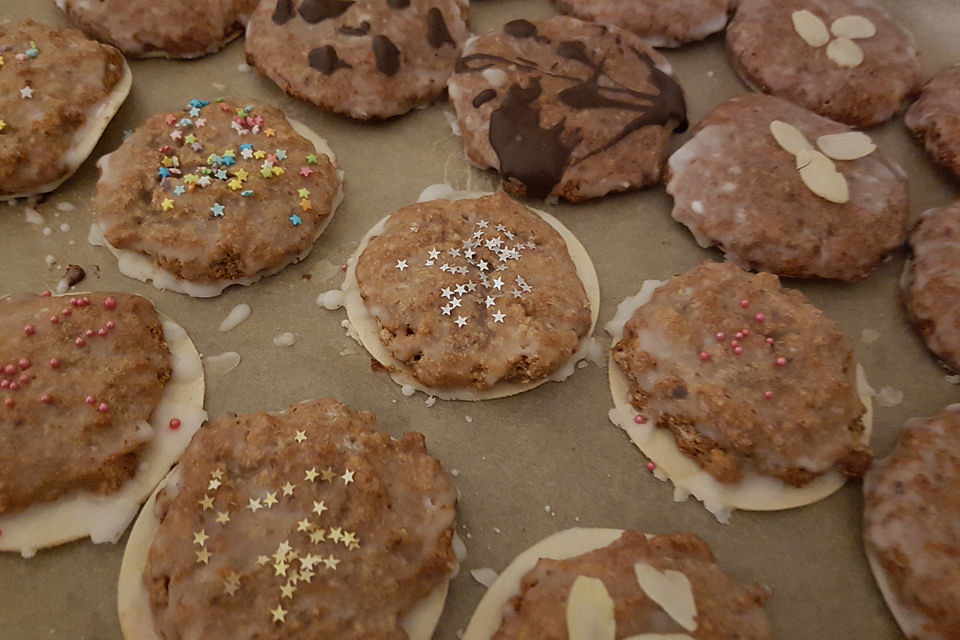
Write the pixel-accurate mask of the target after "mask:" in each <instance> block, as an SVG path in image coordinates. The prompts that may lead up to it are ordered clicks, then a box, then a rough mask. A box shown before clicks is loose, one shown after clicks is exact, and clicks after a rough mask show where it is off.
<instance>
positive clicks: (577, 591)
mask: <svg viewBox="0 0 960 640" xmlns="http://www.w3.org/2000/svg"><path fill="white" fill-rule="evenodd" d="M567 635H568V636H569V637H570V640H614V639H615V638H616V637H617V620H616V618H614V617H613V598H611V597H610V594H609V593H608V592H607V587H606V586H605V585H604V584H603V581H602V580H598V579H596V578H588V577H587V576H579V577H578V578H577V579H576V580H574V581H573V586H572V587H571V588H570V597H569V598H568V599H567Z"/></svg>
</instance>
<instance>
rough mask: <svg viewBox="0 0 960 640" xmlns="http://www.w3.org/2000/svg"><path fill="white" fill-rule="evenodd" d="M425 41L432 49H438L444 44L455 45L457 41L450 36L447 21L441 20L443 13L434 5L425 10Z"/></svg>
mask: <svg viewBox="0 0 960 640" xmlns="http://www.w3.org/2000/svg"><path fill="white" fill-rule="evenodd" d="M427 42H429V43H430V46H431V47H433V48H434V49H439V48H440V47H442V46H443V45H445V44H451V45H453V46H454V47H456V46H457V43H455V42H454V41H453V38H451V37H450V31H449V30H448V29H447V23H446V22H444V21H443V14H442V13H440V9H437V8H436V7H432V8H431V9H430V11H427Z"/></svg>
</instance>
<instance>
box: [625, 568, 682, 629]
mask: <svg viewBox="0 0 960 640" xmlns="http://www.w3.org/2000/svg"><path fill="white" fill-rule="evenodd" d="M633 570H634V571H635V572H636V574H637V582H638V583H640V588H641V589H643V592H644V593H645V594H647V596H648V597H649V598H650V599H651V600H653V601H654V602H656V603H657V604H658V605H660V608H661V609H663V610H664V611H666V612H667V615H668V616H670V617H671V618H673V620H674V622H676V623H677V624H679V625H680V626H681V627H683V628H684V629H686V630H687V631H693V630H695V629H696V628H697V621H696V617H697V603H696V602H695V601H694V599H693V589H691V588H690V580H689V579H688V578H687V576H686V575H685V574H683V573H681V572H680V571H673V570H672V569H667V570H666V571H663V572H660V571H657V570H656V569H654V568H653V567H651V566H650V565H649V564H647V563H646V562H638V563H637V564H635V565H633Z"/></svg>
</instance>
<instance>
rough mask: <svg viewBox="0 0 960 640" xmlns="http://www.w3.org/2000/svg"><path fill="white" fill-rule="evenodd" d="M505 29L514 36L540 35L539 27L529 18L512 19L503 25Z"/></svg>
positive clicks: (530, 36)
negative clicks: (538, 32)
mask: <svg viewBox="0 0 960 640" xmlns="http://www.w3.org/2000/svg"><path fill="white" fill-rule="evenodd" d="M503 30H504V31H505V32H506V33H507V35H508V36H513V37H514V38H536V37H537V35H538V34H537V27H536V26H535V25H534V24H533V23H532V22H530V21H529V20H523V19H520V20H511V21H510V22H508V23H507V24H505V25H503Z"/></svg>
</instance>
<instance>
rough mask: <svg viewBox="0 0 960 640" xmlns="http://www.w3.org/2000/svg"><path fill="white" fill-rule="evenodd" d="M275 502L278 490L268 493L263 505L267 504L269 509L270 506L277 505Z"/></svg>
mask: <svg viewBox="0 0 960 640" xmlns="http://www.w3.org/2000/svg"><path fill="white" fill-rule="evenodd" d="M275 504H277V492H276V491H274V492H273V493H268V494H267V497H266V498H264V499H263V506H265V507H266V508H267V509H269V508H270V507H272V506H273V505H275Z"/></svg>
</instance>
